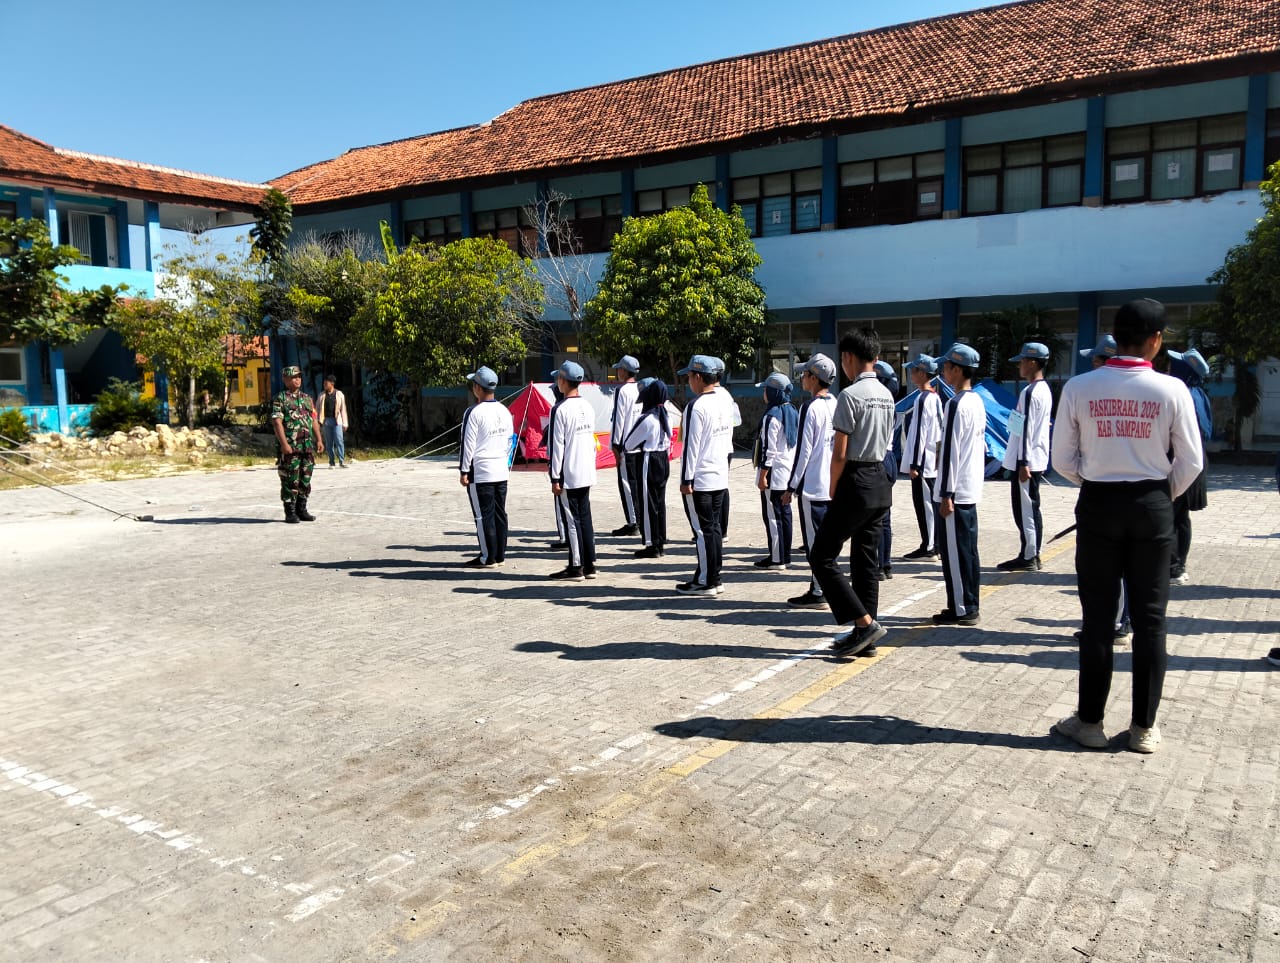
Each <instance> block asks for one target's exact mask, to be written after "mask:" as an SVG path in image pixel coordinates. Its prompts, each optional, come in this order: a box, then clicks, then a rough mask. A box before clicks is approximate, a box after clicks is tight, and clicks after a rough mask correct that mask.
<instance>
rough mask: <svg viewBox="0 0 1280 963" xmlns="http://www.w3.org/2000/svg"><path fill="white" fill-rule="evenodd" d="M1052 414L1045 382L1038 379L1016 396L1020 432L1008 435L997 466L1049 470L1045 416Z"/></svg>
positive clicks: (1046, 417)
mask: <svg viewBox="0 0 1280 963" xmlns="http://www.w3.org/2000/svg"><path fill="white" fill-rule="evenodd" d="M1052 411H1053V392H1052V391H1050V390H1049V382H1047V381H1045V380H1044V379H1043V378H1040V379H1038V380H1036V381H1033V382H1031V384H1029V385H1027V386H1026V387H1025V388H1023V389H1022V390H1021V391H1019V392H1018V407H1017V412H1018V414H1020V415H1021V416H1022V431H1020V432H1017V433H1015V432H1012V431H1011V432H1009V447H1008V448H1006V449H1005V451H1004V460H1003V461H1001V463H1000V464H1001V465H1003V466H1004V467H1005V468H1008V469H1010V470H1012V469H1014V468H1021V467H1022V466H1023V465H1026V466H1027V467H1028V468H1030V469H1031V470H1032V471H1045V470H1046V469H1047V468H1048V467H1049V416H1050V414H1051V413H1052Z"/></svg>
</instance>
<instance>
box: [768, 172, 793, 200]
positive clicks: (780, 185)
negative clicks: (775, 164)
mask: <svg viewBox="0 0 1280 963" xmlns="http://www.w3.org/2000/svg"><path fill="white" fill-rule="evenodd" d="M763 181H764V196H765V197H780V196H781V195H783V194H790V193H791V175H790V174H789V173H788V174H766V175H765V176H764V178H763Z"/></svg>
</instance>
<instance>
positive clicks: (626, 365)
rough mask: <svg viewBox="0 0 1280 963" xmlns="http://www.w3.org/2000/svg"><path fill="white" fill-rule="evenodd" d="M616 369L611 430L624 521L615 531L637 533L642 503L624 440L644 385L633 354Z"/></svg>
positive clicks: (635, 415)
mask: <svg viewBox="0 0 1280 963" xmlns="http://www.w3.org/2000/svg"><path fill="white" fill-rule="evenodd" d="M613 370H614V373H615V374H616V375H617V378H618V387H617V388H615V389H614V391H613V426H612V430H611V431H610V433H609V447H610V448H612V449H613V460H614V462H615V463H616V464H617V466H618V497H619V498H621V499H622V518H623V525H622V527H621V528H615V529H614V530H613V532H612V533H611V534H613V535H620V536H621V535H635V534H636V533H637V532H639V531H640V529H639V528H637V527H636V518H637V515H638V513H639V506H638V503H637V499H636V493H635V491H634V479H633V478H632V475H631V471H630V466H628V464H627V459H626V449H625V447H624V445H623V443H624V442H625V441H626V439H627V432H629V431H630V430H631V426H632V425H634V424H635V422H636V417H637V415H638V414H639V408H637V406H636V397H637V395H638V393H639V391H640V389H639V387H638V386H637V384H636V375H637V374H639V373H640V362H639V361H637V360H636V359H635V358H633V357H632V356H631V355H629V354H624V355H623V356H622V357H621V358H620V359H619V360H618V362H617V363H616V364H615V365H614V366H613Z"/></svg>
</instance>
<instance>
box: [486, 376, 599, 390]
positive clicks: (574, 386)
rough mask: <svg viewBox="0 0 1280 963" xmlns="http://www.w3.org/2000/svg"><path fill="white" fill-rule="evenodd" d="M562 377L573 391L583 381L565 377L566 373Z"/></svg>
mask: <svg viewBox="0 0 1280 963" xmlns="http://www.w3.org/2000/svg"><path fill="white" fill-rule="evenodd" d="M560 377H561V378H564V383H565V384H566V385H568V386H569V390H570V391H573V389H574V388H576V387H578V385H580V384H582V382H581V381H570V380H569V379H568V378H565V377H564V375H560ZM490 390H492V389H490Z"/></svg>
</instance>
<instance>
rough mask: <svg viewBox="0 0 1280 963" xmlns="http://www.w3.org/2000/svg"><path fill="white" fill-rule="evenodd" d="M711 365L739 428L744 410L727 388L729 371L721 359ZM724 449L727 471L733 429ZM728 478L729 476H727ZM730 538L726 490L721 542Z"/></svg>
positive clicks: (733, 420) (723, 398) (717, 391)
mask: <svg viewBox="0 0 1280 963" xmlns="http://www.w3.org/2000/svg"><path fill="white" fill-rule="evenodd" d="M711 364H712V366H713V367H714V368H715V369H716V374H717V375H718V376H719V378H720V380H719V381H717V382H716V387H715V391H716V394H717V395H718V396H719V398H720V400H721V401H722V402H723V403H724V404H725V405H726V406H727V407H728V409H729V412H730V414H731V417H732V422H731V424H732V426H733V428H737V427H738V426H739V425H741V424H742V410H741V409H740V408H739V407H738V403H737V402H736V401H734V400H733V393H732V392H730V391H729V389H728V388H727V387H725V384H724V382H725V379H726V378H727V377H728V375H727V371H728V369H727V368H726V367H725V364H724V361H723V360H722V359H720V358H714V357H713V358H711ZM721 447H722V448H723V449H724V463H725V471H729V470H730V469H732V468H733V429H732V428H731V429H730V431H729V434H728V436H727V437H725V438H724V439H723V440H722V442H721ZM725 477H726V478H727V477H728V476H727V475H726V476H725ZM728 537H729V489H728V488H725V490H724V501H722V502H721V503H720V540H721V543H722V544H723V542H724V541H725V540H726V539H728Z"/></svg>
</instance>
